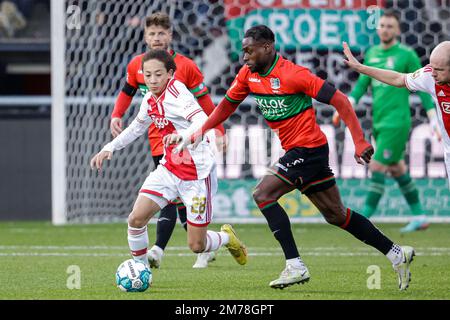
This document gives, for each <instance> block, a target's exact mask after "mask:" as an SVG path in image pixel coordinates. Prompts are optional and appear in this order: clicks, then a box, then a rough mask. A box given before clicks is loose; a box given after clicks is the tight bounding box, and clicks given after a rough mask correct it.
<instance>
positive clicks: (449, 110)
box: [441, 102, 450, 114]
mask: <svg viewBox="0 0 450 320" xmlns="http://www.w3.org/2000/svg"><path fill="white" fill-rule="evenodd" d="M441 106H442V112H444V113H446V114H450V102H442V103H441Z"/></svg>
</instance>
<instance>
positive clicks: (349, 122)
mask: <svg viewBox="0 0 450 320" xmlns="http://www.w3.org/2000/svg"><path fill="white" fill-rule="evenodd" d="M330 104H331V105H332V106H333V107H335V108H336V110H337V112H338V113H339V116H340V117H341V118H342V120H343V121H344V123H345V125H346V126H347V127H348V129H349V130H350V133H351V135H352V139H353V143H354V144H355V160H356V162H358V163H359V164H364V162H363V161H362V160H364V161H365V162H366V163H369V162H370V159H371V157H372V155H373V152H374V150H373V147H372V146H371V144H370V143H368V142H367V141H366V140H365V139H364V133H363V130H362V128H361V125H360V124H359V121H358V118H357V117H356V114H355V111H354V110H353V107H352V104H351V103H350V101H349V100H348V98H347V97H346V96H345V95H344V94H343V93H342V92H341V91H339V90H337V91H336V92H335V94H334V95H333V97H332V98H331V101H330ZM361 159H362V160H361Z"/></svg>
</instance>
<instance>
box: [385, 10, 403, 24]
mask: <svg viewBox="0 0 450 320" xmlns="http://www.w3.org/2000/svg"><path fill="white" fill-rule="evenodd" d="M381 16H382V17H386V18H394V19H395V20H397V22H398V25H400V24H401V21H400V15H399V13H398V12H397V11H395V10H392V9H386V11H384V12H383V14H382V15H381Z"/></svg>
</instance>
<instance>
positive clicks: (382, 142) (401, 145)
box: [373, 126, 410, 166]
mask: <svg viewBox="0 0 450 320" xmlns="http://www.w3.org/2000/svg"><path fill="white" fill-rule="evenodd" d="M409 130H410V127H409V126H408V127H402V128H382V129H374V130H373V136H374V138H375V155H374V157H373V158H374V159H375V160H376V161H378V162H380V163H381V164H383V165H385V166H388V165H392V164H396V163H398V162H400V160H403V158H404V157H405V148H406V143H407V142H408V139H409Z"/></svg>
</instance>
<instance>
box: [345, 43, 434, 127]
mask: <svg viewBox="0 0 450 320" xmlns="http://www.w3.org/2000/svg"><path fill="white" fill-rule="evenodd" d="M364 64H365V65H367V66H371V67H376V68H380V69H389V70H394V71H397V72H400V73H411V72H414V71H416V70H418V69H420V68H422V65H421V64H420V60H419V57H418V56H417V53H416V52H415V51H414V50H413V49H411V48H408V47H406V46H404V45H402V44H400V43H397V44H395V45H394V46H392V47H390V48H389V49H387V50H386V49H383V47H382V46H381V45H377V46H374V47H372V48H370V49H369V50H368V51H367V53H366V55H365V60H364ZM369 86H371V89H372V99H373V105H372V108H373V127H374V129H380V128H400V127H406V126H408V127H411V112H410V105H409V94H410V91H409V90H408V89H406V88H397V87H393V86H390V85H387V84H384V83H381V82H379V81H377V80H375V79H372V78H370V77H368V76H366V75H360V76H359V78H358V81H357V83H356V85H355V87H354V88H353V91H352V92H351V94H350V96H351V97H353V98H354V99H355V101H356V103H358V101H359V99H361V97H362V96H363V95H364V94H365V93H366V91H367V89H368V87H369ZM418 95H419V97H420V99H421V101H422V105H423V107H424V108H425V110H427V111H428V110H430V109H433V108H434V103H433V100H432V99H431V97H430V95H428V94H426V93H422V92H420V93H418Z"/></svg>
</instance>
